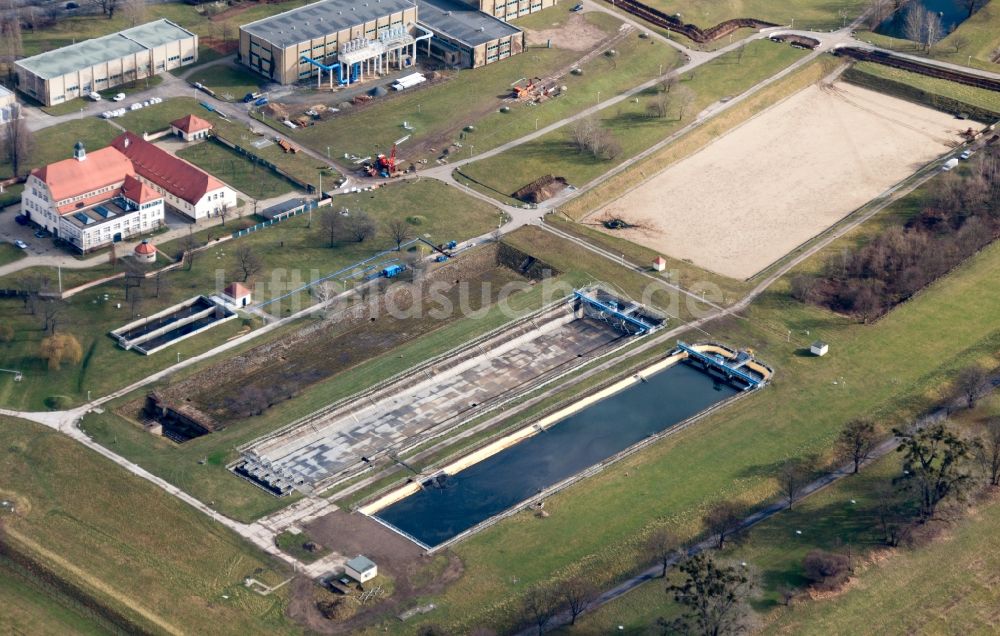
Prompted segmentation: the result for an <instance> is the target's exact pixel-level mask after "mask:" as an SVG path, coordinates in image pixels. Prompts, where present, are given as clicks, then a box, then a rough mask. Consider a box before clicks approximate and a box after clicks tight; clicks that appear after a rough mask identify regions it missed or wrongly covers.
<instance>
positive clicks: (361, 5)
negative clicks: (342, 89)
mask: <svg viewBox="0 0 1000 636" xmlns="http://www.w3.org/2000/svg"><path fill="white" fill-rule="evenodd" d="M416 22H417V6H416V5H415V4H414V3H413V2H411V0H368V1H367V2H355V0H320V2H314V3H312V4H307V5H306V6H304V7H299V8H298V9H292V10H291V11H286V12H285V13H279V14H278V15H275V16H271V17H269V18H264V19H263V20H258V21H256V22H251V23H250V24H244V25H243V26H241V27H240V50H239V60H240V61H241V62H242V63H243V64H246V65H247V66H249V67H250V68H251V69H252V70H254V71H257V72H258V73H260V74H261V75H263V76H265V77H267V78H269V79H271V80H273V81H275V82H279V83H281V84H294V83H296V82H298V81H302V80H306V79H309V78H311V77H315V76H317V74H318V75H319V76H320V77H322V72H323V70H327V71H328V72H331V73H332V72H333V71H330V70H329V69H323V68H321V65H322V66H331V65H334V64H336V63H337V62H339V61H340V60H339V58H340V56H341V51H342V50H343V49H345V48H357V46H356V44H355V46H353V47H352V46H351V45H352V43H356V42H357V41H358V40H362V39H364V40H368V41H377V40H378V39H379V36H380V35H383V34H384V33H386V32H388V31H390V30H395V31H397V32H398V31H401V30H409V29H410V28H413V27H415V25H416ZM410 44H411V45H413V46H415V44H413V42H412V41H411V42H410ZM415 57H416V50H415V49H413V48H412V47H411V48H410V49H409V50H405V51H402V50H401V51H397V56H396V57H394V58H393V59H392V60H385V62H386V63H387V64H388V63H390V62H395V63H396V64H397V65H405V66H408V65H410V64H412V63H413V60H414V59H415ZM303 58H308V59H310V60H314V61H315V62H318V63H319V65H317V64H315V63H310V62H307V61H305V59H303ZM354 70H355V69H340V68H337V69H336V73H337V74H338V82H341V81H343V82H344V83H346V82H348V81H351V79H352V75H351V73H352V72H353V71H354ZM359 72H360V71H359Z"/></svg>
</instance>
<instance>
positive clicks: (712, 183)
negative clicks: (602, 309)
mask: <svg viewBox="0 0 1000 636" xmlns="http://www.w3.org/2000/svg"><path fill="white" fill-rule="evenodd" d="M958 123H960V122H956V120H954V119H953V118H952V117H951V116H949V115H947V114H945V113H941V112H939V111H936V110H932V109H930V108H925V107H923V106H920V105H917V104H913V103H910V102H905V101H902V100H900V99H896V98H894V97H889V96H887V95H883V94H881V93H876V92H873V91H869V90H866V89H862V88H858V87H855V86H851V85H847V84H835V85H833V86H825V85H823V86H821V85H814V86H812V87H809V88H807V89H805V90H803V91H801V92H799V93H798V94H796V95H794V96H792V97H790V98H789V99H787V100H785V101H783V102H781V103H779V104H777V105H775V106H774V107H772V108H770V109H769V110H767V111H765V112H763V113H761V114H760V115H758V116H756V117H755V118H753V119H751V120H750V121H748V122H747V123H745V124H743V125H742V126H740V127H739V128H737V129H735V130H734V131H732V132H730V133H729V134H727V135H725V136H723V137H721V138H719V139H718V140H716V141H714V142H713V143H711V144H709V145H708V146H706V147H705V148H703V149H702V150H700V151H699V152H698V153H696V154H694V155H692V156H691V157H688V158H687V159H684V160H683V161H680V162H678V163H676V164H674V165H673V166H670V167H668V168H667V169H666V170H664V171H663V172H661V173H659V174H658V175H656V176H654V177H652V178H651V179H649V180H647V181H646V182H644V183H643V184H641V185H640V186H639V187H637V188H636V189H634V190H632V191H631V192H629V193H627V194H626V195H624V196H623V197H621V198H619V199H618V200H616V201H614V202H613V203H610V204H609V205H607V206H605V207H604V208H603V209H600V210H597V211H595V212H594V214H593V215H591V216H590V217H588V220H589V221H590V222H592V223H593V225H594V226H595V227H598V228H599V229H602V231H606V232H609V233H610V232H611V231H609V230H603V228H600V225H599V224H598V223H597V222H595V221H596V220H598V219H602V218H605V217H607V216H611V217H618V218H621V219H623V220H624V221H626V222H628V223H632V224H636V225H642V226H647V227H645V229H644V230H641V231H640V230H631V229H623V230H614V231H613V233H614V235H615V236H619V237H624V238H627V239H629V240H631V241H634V242H636V243H639V244H641V245H645V246H646V247H649V248H652V249H655V250H657V251H660V252H662V253H664V254H669V255H670V256H673V257H675V258H679V259H685V260H689V261H691V262H693V263H694V264H696V265H698V266H700V267H704V268H705V269H709V270H712V271H715V272H718V273H720V274H723V275H726V276H732V277H734V278H741V279H742V278H747V277H749V276H752V275H753V274H755V273H757V272H759V271H760V270H762V269H764V268H765V267H767V266H768V265H770V264H771V263H773V262H774V261H776V260H777V259H779V258H781V257H782V256H783V255H785V254H787V253H788V252H789V251H791V250H792V249H794V248H795V247H797V246H798V245H800V244H801V243H803V242H805V241H807V240H809V239H810V238H811V237H813V236H815V235H816V234H818V233H819V232H822V231H823V230H825V229H826V228H828V227H829V226H830V225H832V224H834V223H836V222H837V221H838V220H840V219H841V218H843V217H844V216H845V215H847V214H848V213H850V212H851V211H853V210H855V209H857V208H858V207H860V206H861V205H863V204H865V203H866V202H868V201H870V200H871V199H872V198H874V197H875V196H877V195H878V194H880V193H882V192H884V191H885V190H886V189H888V188H889V187H890V186H892V185H893V184H894V183H897V182H898V181H900V180H901V179H903V178H905V177H907V176H908V175H910V174H912V173H913V172H914V170H916V169H917V168H918V167H920V166H921V165H923V164H924V163H926V162H927V161H930V160H932V159H933V158H934V157H936V156H939V155H940V154H942V153H944V152H945V151H947V150H949V149H950V148H951V147H953V146H954V145H955V144H956V143H957V142H958V141H959V132H960V130H959V126H958Z"/></svg>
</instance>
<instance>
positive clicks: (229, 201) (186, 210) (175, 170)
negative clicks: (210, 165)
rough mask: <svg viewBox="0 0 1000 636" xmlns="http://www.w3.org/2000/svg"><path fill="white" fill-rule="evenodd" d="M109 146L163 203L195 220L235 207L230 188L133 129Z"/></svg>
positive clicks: (233, 193) (233, 195)
mask: <svg viewBox="0 0 1000 636" xmlns="http://www.w3.org/2000/svg"><path fill="white" fill-rule="evenodd" d="M111 146H112V147H113V148H115V149H117V150H118V151H119V152H120V153H121V154H122V155H124V156H125V157H127V158H128V159H129V161H131V162H132V165H133V166H134V167H135V174H136V176H137V177H139V179H141V180H142V182H143V183H145V184H146V185H148V186H149V187H150V188H152V189H153V190H155V191H156V192H159V193H160V194H161V195H163V198H164V200H165V202H166V204H167V205H169V206H170V207H172V208H176V209H177V210H178V211H179V212H181V213H183V214H184V215H186V216H189V217H191V218H192V219H195V220H196V221H197V220H200V219H204V218H208V217H212V216H218V215H219V214H220V213H221V212H222V210H223V209H228V210H230V211H232V210H233V209H235V208H236V192H235V191H234V190H233V189H232V188H230V187H229V186H227V185H226V184H225V183H223V182H221V181H219V180H218V179H216V178H215V177H213V176H212V175H210V174H208V173H207V172H204V171H202V170H201V169H200V168H197V167H195V166H193V165H191V164H189V163H188V162H186V161H184V160H183V159H180V158H178V157H176V156H174V155H172V154H170V153H169V152H166V151H165V150H162V149H160V148H157V147H156V146H155V145H153V144H151V143H149V142H148V141H146V140H144V139H143V138H142V137H140V136H139V135H136V134H135V133H131V132H126V133H123V134H121V135H119V136H118V137H117V138H116V139H115V140H114V141H112V142H111Z"/></svg>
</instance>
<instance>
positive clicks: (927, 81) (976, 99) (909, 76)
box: [854, 62, 1000, 123]
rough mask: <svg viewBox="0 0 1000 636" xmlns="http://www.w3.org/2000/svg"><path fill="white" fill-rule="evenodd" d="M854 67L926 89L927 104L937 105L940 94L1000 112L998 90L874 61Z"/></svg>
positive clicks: (878, 76) (874, 75) (882, 77)
mask: <svg viewBox="0 0 1000 636" xmlns="http://www.w3.org/2000/svg"><path fill="white" fill-rule="evenodd" d="M854 69H855V70H856V71H860V72H861V73H864V74H867V75H870V76H873V77H876V78H880V79H886V80H890V81H893V82H899V83H902V84H906V85H908V86H912V87H914V88H916V89H918V90H921V91H924V92H925V93H926V94H927V95H928V98H927V101H926V104H927V105H928V106H931V107H934V106H935V100H934V97H935V96H937V95H940V96H942V97H946V98H950V99H954V100H958V101H960V102H963V103H966V104H971V105H972V106H978V107H980V108H985V109H987V110H990V111H993V112H994V113H1000V93H998V92H996V91H991V90H987V89H985V88H976V87H974V86H966V85H964V84H956V83H955V82H949V81H948V80H944V79H939V78H936V77H927V76H926V75H921V74H919V73H911V72H910V71H904V70H901V69H896V68H891V67H889V66H883V65H882V64H875V63H873V62H858V63H856V64H855V65H854ZM987 123H992V122H987Z"/></svg>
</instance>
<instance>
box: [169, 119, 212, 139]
mask: <svg viewBox="0 0 1000 636" xmlns="http://www.w3.org/2000/svg"><path fill="white" fill-rule="evenodd" d="M211 130H212V123H211V122H208V121H205V120H204V119H202V118H201V117H198V116H197V115H185V116H184V117H181V118H180V119H176V120H174V121H172V122H170V133H171V134H173V135H177V136H178V137H180V138H181V139H183V140H184V141H198V140H199V139H206V138H207V137H208V134H209V132H210V131H211Z"/></svg>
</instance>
